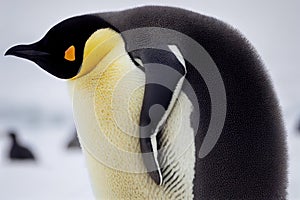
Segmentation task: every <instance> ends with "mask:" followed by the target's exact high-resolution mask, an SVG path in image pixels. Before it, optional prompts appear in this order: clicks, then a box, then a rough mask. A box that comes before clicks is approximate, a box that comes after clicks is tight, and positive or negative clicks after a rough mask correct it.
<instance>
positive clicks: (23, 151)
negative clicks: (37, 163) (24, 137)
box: [8, 131, 35, 160]
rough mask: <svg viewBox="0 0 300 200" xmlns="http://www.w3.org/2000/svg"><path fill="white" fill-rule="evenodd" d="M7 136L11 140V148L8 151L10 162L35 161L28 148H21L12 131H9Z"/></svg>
mask: <svg viewBox="0 0 300 200" xmlns="http://www.w3.org/2000/svg"><path fill="white" fill-rule="evenodd" d="M8 136H9V137H10V139H11V148H10V150H9V159H11V160H35V156H34V155H33V153H32V152H31V150H29V148H28V147H25V146H22V145H20V143H19V139H18V137H17V134H16V133H15V132H14V131H9V133H8Z"/></svg>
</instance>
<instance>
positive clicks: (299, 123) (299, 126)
mask: <svg viewBox="0 0 300 200" xmlns="http://www.w3.org/2000/svg"><path fill="white" fill-rule="evenodd" d="M296 128H297V131H298V133H299V134H300V120H298V123H297V127H296Z"/></svg>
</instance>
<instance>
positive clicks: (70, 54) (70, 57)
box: [64, 45, 76, 61]
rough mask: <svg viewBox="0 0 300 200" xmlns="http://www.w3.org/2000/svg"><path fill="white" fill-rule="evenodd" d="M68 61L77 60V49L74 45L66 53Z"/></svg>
mask: <svg viewBox="0 0 300 200" xmlns="http://www.w3.org/2000/svg"><path fill="white" fill-rule="evenodd" d="M64 58H65V59H66V60H68V61H74V60H75V59H76V58H75V47H74V46H73V45H72V46H70V47H69V48H68V49H67V50H66V51H65V57H64Z"/></svg>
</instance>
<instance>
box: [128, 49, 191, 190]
mask: <svg viewBox="0 0 300 200" xmlns="http://www.w3.org/2000/svg"><path fill="white" fill-rule="evenodd" d="M132 57H133V58H138V59H139V61H140V62H142V64H143V67H144V71H145V76H146V83H145V92H144V98H143V103H142V109H141V114H140V124H139V125H140V146H141V152H142V157H143V162H144V164H145V166H146V169H147V171H148V174H149V175H150V177H151V178H152V179H153V180H154V181H155V183H156V184H158V185H161V184H162V182H163V177H162V172H161V167H160V165H159V162H158V154H159V149H160V146H159V144H160V141H159V138H160V137H157V135H158V134H161V133H162V132H161V130H162V128H163V127H164V124H165V122H166V119H167V118H168V116H169V114H170V112H171V110H172V108H173V106H174V104H175V102H176V100H177V97H178V96H179V93H180V90H181V87H182V84H183V81H184V77H185V74H186V67H185V63H184V59H183V57H182V56H181V54H180V51H179V50H178V48H177V49H176V46H175V49H174V46H168V49H165V48H162V49H150V48H149V49H141V50H137V51H135V52H134V53H133V55H132ZM140 62H139V63H140Z"/></svg>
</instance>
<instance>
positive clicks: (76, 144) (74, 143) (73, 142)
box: [67, 129, 80, 149]
mask: <svg viewBox="0 0 300 200" xmlns="http://www.w3.org/2000/svg"><path fill="white" fill-rule="evenodd" d="M67 149H80V143H79V140H78V137H77V131H76V129H75V130H74V133H73V134H72V138H71V140H70V141H69V142H68V145H67Z"/></svg>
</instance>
